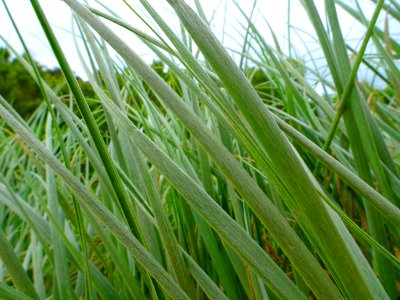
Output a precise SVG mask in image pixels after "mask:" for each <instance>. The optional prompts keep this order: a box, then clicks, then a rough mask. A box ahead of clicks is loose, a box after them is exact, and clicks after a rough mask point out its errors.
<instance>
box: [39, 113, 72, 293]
mask: <svg viewBox="0 0 400 300" xmlns="http://www.w3.org/2000/svg"><path fill="white" fill-rule="evenodd" d="M51 124H52V118H51V115H48V118H47V125H46V146H47V148H48V150H49V151H51V152H53V151H54V150H53V141H52V138H53V135H52V132H51ZM46 185H47V198H48V208H49V212H50V213H51V214H52V215H53V216H54V219H55V222H57V223H56V225H57V226H59V227H64V220H65V219H64V213H63V212H62V209H61V207H60V204H59V201H58V196H57V184H56V178H55V176H54V173H53V172H52V170H51V169H50V168H49V167H48V166H46ZM50 234H51V244H52V246H53V253H54V268H55V278H56V284H57V288H56V289H54V292H56V291H58V296H56V295H53V297H55V298H58V297H59V298H60V299H75V298H76V295H75V294H74V292H73V290H72V285H71V277H70V273H69V270H68V260H67V259H66V249H65V246H64V244H63V242H62V239H61V238H60V236H59V233H58V232H57V231H56V229H55V228H54V226H52V227H51V232H50Z"/></svg>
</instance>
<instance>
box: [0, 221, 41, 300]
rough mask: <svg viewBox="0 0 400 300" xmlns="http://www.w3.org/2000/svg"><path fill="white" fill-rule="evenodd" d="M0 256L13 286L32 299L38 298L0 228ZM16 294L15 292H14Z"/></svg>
mask: <svg viewBox="0 0 400 300" xmlns="http://www.w3.org/2000/svg"><path fill="white" fill-rule="evenodd" d="M0 258H1V260H2V262H3V264H4V265H5V266H6V268H7V271H8V274H10V277H11V279H12V281H13V283H14V284H15V286H16V287H17V288H18V289H19V290H20V291H21V292H22V293H24V294H26V295H29V296H30V297H31V298H33V299H39V296H38V294H37V293H36V291H35V289H34V287H33V285H32V281H31V280H30V279H29V277H28V275H27V274H26V271H25V270H24V269H23V267H22V265H21V262H20V260H19V258H18V257H17V256H16V254H15V252H14V249H13V247H12V246H11V244H10V242H9V241H8V240H7V238H6V235H5V233H4V231H3V230H2V229H1V228H0ZM15 294H17V293H15ZM17 295H18V294H17Z"/></svg>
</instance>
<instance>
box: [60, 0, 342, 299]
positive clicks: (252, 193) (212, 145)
mask: <svg viewBox="0 0 400 300" xmlns="http://www.w3.org/2000/svg"><path fill="white" fill-rule="evenodd" d="M68 3H73V2H72V1H68ZM70 5H71V6H72V4H70ZM73 8H74V9H75V10H76V11H77V12H79V13H80V15H81V17H82V18H84V19H85V20H86V21H89V20H90V22H91V23H90V24H91V25H92V26H94V27H95V28H96V30H97V31H100V32H101V33H102V36H103V38H105V39H106V40H107V41H108V42H109V43H111V44H112V45H115V47H116V50H118V52H119V53H120V54H121V55H122V56H123V57H124V58H125V59H126V60H127V61H128V63H129V64H131V65H133V66H137V67H136V70H137V71H138V72H139V71H140V72H141V76H142V77H144V78H145V79H146V81H147V83H149V84H150V83H151V85H152V87H153V89H156V91H157V93H158V94H159V95H165V96H163V97H162V98H163V100H164V101H168V102H170V104H168V105H169V106H170V107H171V109H173V110H174V111H175V113H177V114H179V116H180V118H181V119H182V120H184V122H185V124H186V125H187V126H189V125H190V128H191V131H192V132H196V137H197V138H199V139H201V141H202V145H203V147H207V152H208V153H209V154H210V155H211V152H212V153H213V154H212V156H213V159H216V160H218V161H220V163H219V164H220V166H221V167H223V168H224V169H225V168H227V167H228V166H227V164H226V162H223V161H221V157H225V156H226V155H229V154H228V153H227V152H226V150H223V148H221V150H218V151H223V152H222V153H224V154H223V155H222V154H216V146H217V145H220V143H219V142H218V141H217V140H215V138H213V135H212V134H210V135H208V136H204V134H205V132H207V130H205V129H200V128H201V127H203V126H202V125H201V123H199V122H198V121H196V122H195V123H194V124H192V123H193V122H194V120H195V119H196V117H195V116H192V113H191V112H190V111H187V108H184V106H182V105H180V104H179V102H180V101H179V100H178V99H177V100H174V102H172V103H171V101H172V99H176V95H174V94H171V92H170V91H169V89H168V88H167V87H166V86H159V84H160V83H159V79H158V78H156V77H154V74H153V73H151V72H150V70H149V68H148V67H147V66H146V65H145V64H143V63H141V62H140V60H139V59H138V58H137V57H136V56H135V55H134V54H133V53H132V52H131V50H128V48H127V47H124V48H122V47H123V45H124V43H123V42H122V41H121V40H119V39H118V38H117V37H115V36H114V35H113V34H112V33H111V32H109V31H108V30H107V29H106V28H105V27H104V26H103V25H102V24H101V23H100V22H99V21H98V20H95V19H93V18H92V17H91V16H90V15H89V14H88V13H87V12H86V11H84V10H82V9H81V8H80V7H79V6H77V5H76V4H75V3H73ZM121 48H122V49H121ZM168 102H167V103H168ZM191 124H192V125H191ZM210 141H212V142H210ZM218 147H220V146H218ZM221 155H222V156H221ZM230 163H231V164H234V166H235V167H234V170H233V169H230V168H231V167H230V168H229V169H226V170H227V171H226V174H227V176H234V174H235V175H236V174H241V175H239V176H235V177H236V179H233V178H232V180H234V181H235V184H236V185H238V186H240V187H241V188H240V189H241V192H243V193H245V195H247V196H246V197H245V198H246V199H247V200H248V201H252V202H253V199H254V198H256V199H260V200H259V202H253V204H252V206H253V208H255V209H254V211H255V212H256V213H259V214H263V213H266V212H270V211H271V210H272V211H274V213H276V216H275V217H277V218H278V219H280V218H282V216H281V215H280V213H279V212H278V211H276V210H275V209H274V208H273V206H270V205H268V206H269V208H268V209H267V208H261V207H264V205H266V204H267V203H266V202H265V201H268V200H261V198H263V199H265V197H264V196H261V194H260V193H259V191H257V192H256V190H257V188H256V190H254V188H251V189H249V186H253V184H252V183H250V182H251V179H249V180H250V182H248V180H246V182H247V183H245V182H244V179H243V176H246V175H245V173H243V171H242V170H241V168H240V167H238V166H237V165H236V163H235V162H234V161H233V160H231V159H230ZM261 193H262V192H261ZM260 205H261V206H260ZM270 218H271V216H269V217H262V220H263V222H266V223H265V224H268V226H269V228H270V229H271V230H273V231H274V232H276V233H277V232H278V231H275V230H284V231H285V232H286V233H285V234H276V235H274V236H275V238H277V239H279V241H280V244H281V246H282V247H283V248H284V249H285V251H286V252H287V251H290V249H291V248H290V247H288V248H287V247H286V246H285V245H286V244H287V242H286V239H282V238H283V236H286V237H287V236H288V234H290V235H292V236H293V233H289V232H291V230H290V229H288V228H287V227H286V225H283V224H282V221H277V222H271V219H270ZM280 220H282V219H280ZM278 224H282V225H279V226H278V227H279V229H278V227H277V225H278ZM281 226H283V227H281ZM298 245H299V247H300V248H303V247H304V245H302V242H300V241H299V242H298ZM303 249H304V248H303ZM304 250H305V252H304V253H307V252H308V251H307V250H306V249H304ZM305 255H307V257H308V258H307V260H308V262H307V264H309V265H313V266H314V267H313V268H316V270H317V269H318V268H319V267H317V266H316V265H315V261H314V258H311V257H310V256H308V255H309V254H305ZM290 257H293V258H294V257H298V258H297V259H293V262H294V263H304V262H305V261H304V255H299V252H298V249H297V251H296V253H295V252H292V251H291V254H290ZM300 257H301V258H300ZM299 269H301V270H303V274H304V276H306V275H307V274H308V277H310V276H309V275H312V274H311V273H310V272H306V269H307V268H299ZM324 277H325V275H323V273H321V276H318V277H314V276H311V277H310V278H309V279H308V282H309V283H311V284H312V282H314V281H315V280H317V281H319V280H320V279H321V278H324ZM317 278H319V279H317ZM324 280H325V279H324ZM326 284H327V286H329V285H330V283H329V281H327V282H326ZM313 286H314V287H315V288H316V289H317V290H319V291H320V292H321V293H323V294H325V293H326V291H327V290H331V293H335V292H334V290H335V289H334V288H333V289H332V288H328V289H326V288H323V289H321V283H320V282H319V283H316V284H315V285H313Z"/></svg>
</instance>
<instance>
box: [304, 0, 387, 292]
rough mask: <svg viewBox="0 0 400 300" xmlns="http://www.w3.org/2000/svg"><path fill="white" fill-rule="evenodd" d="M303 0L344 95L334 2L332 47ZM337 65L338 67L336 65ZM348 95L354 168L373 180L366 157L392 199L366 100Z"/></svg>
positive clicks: (381, 237) (379, 230)
mask: <svg viewBox="0 0 400 300" xmlns="http://www.w3.org/2000/svg"><path fill="white" fill-rule="evenodd" d="M303 4H304V6H305V7H306V9H307V12H308V14H309V16H310V18H311V19H312V21H313V25H314V28H315V29H316V31H317V35H318V37H319V40H320V42H321V45H323V51H324V53H325V57H331V60H332V61H333V63H330V62H329V61H328V64H329V68H330V71H331V73H332V74H336V75H337V77H336V79H337V80H336V82H335V86H336V89H337V92H338V94H339V97H340V96H341V95H343V92H344V90H343V89H344V84H345V82H346V81H347V80H348V77H349V73H350V63H349V60H348V56H347V52H346V47H345V44H344V40H343V37H342V33H341V30H340V26H339V23H338V20H337V15H336V9H335V7H334V3H333V1H327V15H328V20H329V23H330V25H331V28H332V39H333V41H334V42H335V47H331V45H330V44H329V38H328V36H327V34H326V32H325V30H324V28H323V25H322V23H321V20H320V18H319V15H318V12H317V10H316V8H315V5H314V3H313V2H312V1H309V0H307V1H303ZM325 41H326V42H325ZM339 65H340V66H341V67H339ZM345 69H346V70H345ZM350 97H351V100H349V107H348V109H347V110H346V111H345V112H344V120H345V125H346V129H347V132H348V136H349V140H350V146H351V149H352V152H353V155H354V159H355V164H356V168H357V170H358V172H359V174H360V176H361V177H362V178H363V179H364V180H366V181H367V182H368V183H372V180H371V173H370V169H369V166H368V164H366V161H368V162H369V163H370V164H371V167H372V169H374V171H375V173H376V175H377V176H378V178H379V182H380V184H381V185H382V191H383V194H384V195H385V196H386V197H387V198H388V199H390V200H391V201H392V200H393V197H392V191H391V188H390V186H388V184H387V179H386V177H385V175H384V174H383V170H382V166H381V163H380V160H379V154H378V152H377V148H376V145H375V142H376V140H374V139H373V137H372V133H371V127H372V126H373V125H372V124H371V123H372V119H371V118H370V117H369V115H368V112H367V111H366V107H365V104H364V103H363V102H362V101H361V99H360V98H359V95H358V91H357V90H354V91H353V92H352V93H351V94H350ZM367 158H368V160H367ZM366 209H367V215H368V220H369V225H370V230H371V232H372V235H373V237H374V238H375V239H377V240H378V241H379V242H380V243H382V244H383V245H385V246H386V245H387V240H386V237H385V233H384V230H385V229H384V227H383V223H382V221H381V220H380V219H379V216H378V215H377V213H376V212H375V211H373V210H371V209H369V208H368V206H366ZM374 258H375V266H376V267H377V269H378V270H379V273H380V276H381V278H382V282H383V284H384V286H385V288H386V289H387V292H389V293H390V295H393V293H394V289H395V287H394V285H393V284H394V281H393V270H392V268H391V266H390V265H388V264H387V262H386V261H385V260H382V259H381V258H380V257H379V255H374Z"/></svg>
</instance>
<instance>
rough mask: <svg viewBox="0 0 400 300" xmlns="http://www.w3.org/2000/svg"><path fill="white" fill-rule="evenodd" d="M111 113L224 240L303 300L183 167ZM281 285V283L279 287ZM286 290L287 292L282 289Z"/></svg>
mask: <svg viewBox="0 0 400 300" xmlns="http://www.w3.org/2000/svg"><path fill="white" fill-rule="evenodd" d="M107 107H108V109H109V110H110V112H111V113H112V114H113V115H114V116H115V119H116V120H117V121H118V122H119V125H120V127H121V129H123V130H125V131H127V132H130V133H131V134H130V135H129V138H130V139H132V140H133V141H134V142H135V143H136V145H137V146H138V147H139V148H140V149H141V151H142V152H143V153H145V155H146V156H147V157H149V158H150V160H151V161H152V162H153V163H154V164H155V165H156V166H157V167H158V168H159V169H160V171H161V172H162V173H163V174H164V175H165V176H166V177H167V178H168V179H169V181H170V182H171V183H172V184H173V185H174V186H175V188H176V189H177V190H178V191H179V192H180V193H181V194H182V195H183V196H184V197H185V199H186V200H187V201H188V202H189V203H190V204H191V206H193V207H194V208H195V209H196V210H198V211H199V213H200V214H201V215H202V217H203V218H204V219H206V220H207V222H208V223H209V224H210V225H211V226H212V227H213V228H214V230H215V231H216V232H217V233H219V234H220V236H221V237H223V239H224V240H226V241H227V242H228V243H229V244H230V245H231V246H232V248H233V249H234V251H237V252H238V253H239V254H240V255H241V256H242V257H243V258H244V259H245V260H246V261H247V262H248V263H249V264H250V265H251V266H252V267H253V268H254V269H255V270H256V272H257V273H258V274H259V275H260V276H261V277H262V278H263V280H265V281H266V283H268V284H269V285H270V287H271V288H272V289H273V290H274V292H275V293H276V294H277V295H280V296H281V297H300V298H303V295H301V294H300V293H299V292H298V290H297V289H296V287H295V286H294V285H292V284H293V283H291V282H290V281H288V279H287V277H286V276H285V275H283V273H282V271H281V270H280V269H279V268H278V267H277V266H276V265H275V264H274V263H272V260H271V258H269V257H268V256H266V254H265V253H264V252H263V251H262V250H261V249H260V248H259V246H258V245H257V244H256V243H255V242H254V241H253V240H252V239H251V238H250V237H249V236H248V235H247V233H245V232H244V231H243V229H242V228H241V227H239V225H237V224H236V223H235V222H234V221H233V220H232V219H231V218H230V217H229V216H228V215H227V214H226V213H225V211H223V210H222V208H220V207H219V206H218V205H217V204H216V203H215V201H214V200H213V199H211V198H210V196H209V195H208V194H207V193H206V192H205V191H204V189H202V188H201V187H200V186H199V185H198V184H197V183H196V182H195V181H193V179H191V178H190V177H188V175H187V174H186V173H184V172H183V171H182V170H181V168H180V167H179V166H177V165H176V164H175V163H174V162H172V161H171V160H170V159H169V158H168V157H167V156H166V155H165V154H164V153H163V152H162V151H161V150H160V149H159V148H158V147H157V146H156V145H155V144H154V143H153V142H151V141H150V140H149V139H148V138H147V137H146V136H145V135H144V134H143V133H141V132H140V131H139V130H138V129H137V128H135V127H134V125H133V124H132V123H131V122H130V121H129V120H128V119H127V118H126V117H125V116H124V115H123V113H121V112H120V111H119V110H118V109H117V108H116V107H115V106H113V105H112V103H107ZM278 282H279V283H278ZM279 286H280V287H282V286H285V288H284V289H279V288H278V287H279Z"/></svg>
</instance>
